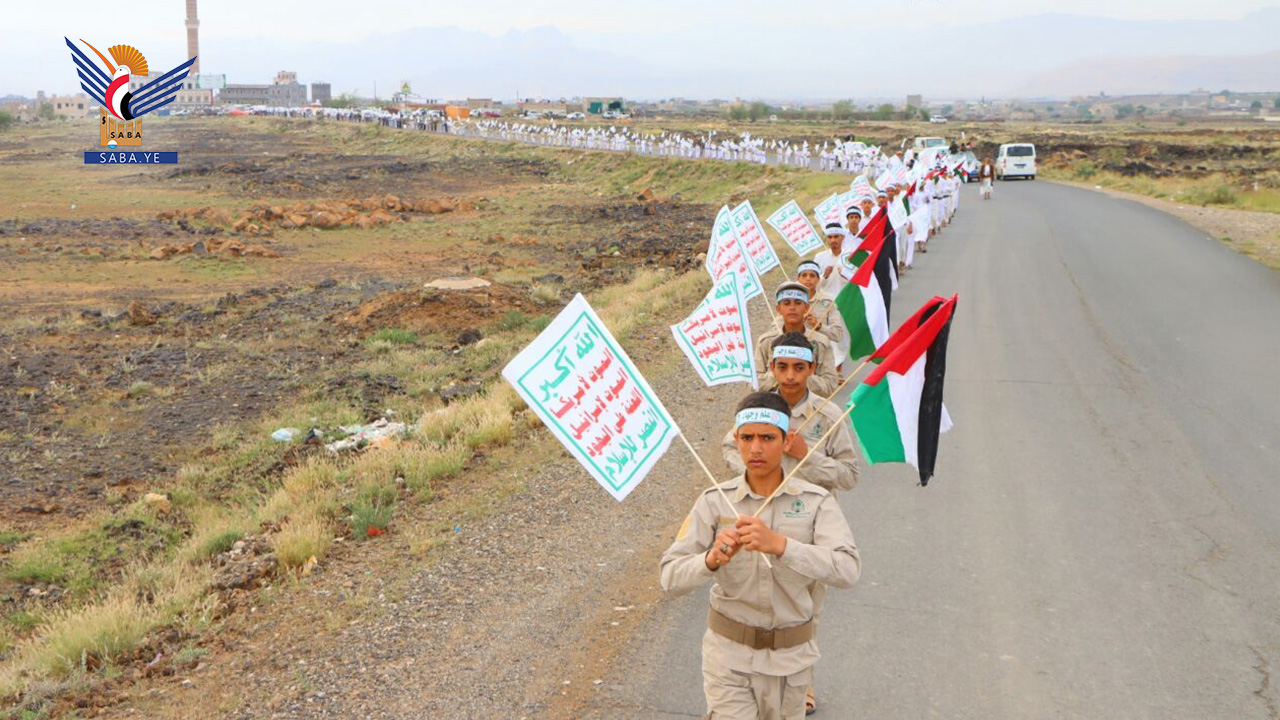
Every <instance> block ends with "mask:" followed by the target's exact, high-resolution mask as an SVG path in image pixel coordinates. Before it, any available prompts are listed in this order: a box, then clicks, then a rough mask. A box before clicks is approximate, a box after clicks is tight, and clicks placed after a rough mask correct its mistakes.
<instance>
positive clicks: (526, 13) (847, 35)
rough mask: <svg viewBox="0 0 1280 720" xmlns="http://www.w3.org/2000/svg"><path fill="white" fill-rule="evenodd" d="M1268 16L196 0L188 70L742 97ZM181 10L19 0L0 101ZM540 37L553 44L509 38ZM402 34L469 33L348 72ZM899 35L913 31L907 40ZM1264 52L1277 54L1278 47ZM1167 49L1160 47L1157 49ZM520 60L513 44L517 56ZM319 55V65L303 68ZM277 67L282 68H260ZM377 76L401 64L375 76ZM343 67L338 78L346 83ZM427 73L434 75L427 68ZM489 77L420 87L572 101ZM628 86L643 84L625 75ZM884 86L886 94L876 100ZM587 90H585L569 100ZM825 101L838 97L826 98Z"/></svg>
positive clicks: (1011, 0) (172, 5)
mask: <svg viewBox="0 0 1280 720" xmlns="http://www.w3.org/2000/svg"><path fill="white" fill-rule="evenodd" d="M1274 6H1275V0H1272V1H1271V2H1259V1H1258V0H1216V1H1215V2H1212V3H1206V2H1191V1H1190V0H1158V1H1157V0H1122V1H1120V2H1117V0H1071V1H1070V2H1065V1H1063V0H1057V1H1055V2H1037V1H1035V0H881V1H879V2H868V1H865V0H845V1H840V2H832V1H830V0H787V2H777V1H776V0H774V1H770V2H765V1H764V0H738V1H737V2H732V3H730V2H698V1H697V0H692V1H691V0H648V1H647V2H643V3H626V2H623V3H600V2H590V3H588V2H569V1H567V0H550V1H542V2H538V1H534V0H479V1H475V0H473V1H471V2H456V1H455V2H430V3H407V2H392V1H391V0H355V1H345V0H344V1H342V2H338V1H336V0H311V1H309V2H298V1H296V0H266V1H264V0H252V1H251V0H218V1H215V0H204V1H203V2H201V4H200V21H201V46H202V47H201V55H202V58H201V61H202V64H203V65H204V67H203V70H204V71H205V72H210V71H218V72H228V73H230V74H231V77H230V78H229V79H230V80H231V81H232V82H266V81H268V80H269V78H270V77H271V75H273V74H274V71H275V70H277V69H281V68H289V69H295V70H298V71H299V73H300V75H301V79H302V80H303V81H304V82H306V81H310V80H317V79H324V80H332V81H334V82H335V84H341V83H346V84H347V85H350V86H351V87H348V88H339V87H335V92H337V91H339V90H342V89H348V90H361V91H365V92H368V91H369V89H371V86H372V79H377V80H378V82H379V83H380V84H382V83H385V85H384V86H383V87H389V86H390V85H392V84H393V83H394V82H395V81H397V80H398V79H400V78H404V77H408V78H415V83H421V82H423V80H421V79H417V78H418V76H417V75H415V68H420V67H426V63H425V61H424V60H423V56H425V57H426V58H427V59H429V60H430V61H431V62H432V63H434V65H432V67H433V68H435V67H437V66H439V65H440V64H441V62H443V61H444V60H448V61H449V62H450V63H452V65H453V66H459V67H461V66H465V65H466V64H467V63H468V62H469V61H475V62H477V63H481V64H483V61H484V60H485V57H484V56H485V54H486V45H487V43H489V42H490V41H492V42H494V43H496V42H498V41H499V40H501V39H503V38H504V37H505V38H507V39H508V40H510V38H511V37H522V38H524V40H525V41H526V42H535V43H536V42H542V41H544V40H546V41H549V42H552V43H555V42H562V43H564V44H565V45H566V46H571V51H572V52H570V49H568V48H562V52H561V54H560V55H559V56H558V57H560V58H561V60H562V61H569V62H573V60H572V59H571V58H573V57H579V58H580V57H584V55H583V54H584V53H585V54H586V55H585V56H586V57H598V58H600V62H602V63H603V65H604V66H609V63H617V68H619V69H618V70H617V71H616V74H618V75H619V77H623V76H629V74H630V75H634V76H635V78H637V79H634V81H628V82H631V83H632V84H631V87H627V88H621V90H620V91H622V92H630V93H635V94H640V93H642V94H646V95H649V94H652V93H654V92H658V91H656V90H655V89H654V88H656V87H657V85H658V83H659V79H660V78H661V77H662V76H664V75H666V76H671V75H673V74H676V75H679V76H680V77H675V78H673V82H672V86H673V90H672V92H673V94H675V93H682V94H688V95H700V96H710V95H731V94H735V93H744V92H746V93H750V92H751V86H752V80H751V77H750V74H751V73H753V72H759V73H769V72H771V71H772V70H775V69H779V70H785V71H786V72H787V73H792V74H794V73H798V72H802V71H803V68H804V67H806V64H808V65H812V66H814V67H830V66H834V65H840V66H842V67H843V66H844V64H845V63H844V62H842V60H844V59H847V58H849V57H850V54H851V52H852V53H856V52H857V50H858V49H859V48H862V47H864V44H863V42H862V39H863V38H872V37H875V38H878V40H879V41H884V40H886V39H892V38H894V37H899V36H900V37H909V36H912V35H913V36H914V37H916V38H920V37H921V36H922V35H924V34H925V32H926V31H927V32H928V34H929V35H932V36H933V37H937V38H945V37H947V34H948V32H949V31H952V30H949V29H952V28H960V27H967V26H972V25H981V24H982V23H990V22H993V21H1000V20H1006V19H1010V18H1018V17H1024V16H1032V15H1039V14H1044V13H1070V14H1073V15H1088V16H1096V17H1099V18H1111V19H1125V20H1142V21H1184V24H1185V21H1189V20H1190V21H1213V20H1237V19H1239V18H1241V17H1243V16H1245V15H1247V14H1248V13H1250V12H1253V11H1257V10H1259V9H1262V8H1267V7H1274ZM184 14H185V3H184V2H183V1H182V0H167V1H165V2H158V1H156V0H135V1H134V2H127V3H104V2H102V1H101V0H58V1H57V2H35V3H26V2H23V3H21V8H20V9H18V10H17V11H16V13H14V12H11V13H9V14H8V17H7V20H8V22H6V23H4V24H2V25H0V94H4V93H8V92H17V93H22V94H27V95H32V94H34V92H35V90H37V89H45V90H50V91H59V92H66V91H70V90H72V89H73V88H75V86H76V81H75V77H74V73H73V69H72V66H71V65H70V60H69V53H68V52H67V50H66V48H65V47H64V46H63V45H62V37H63V36H64V35H66V36H68V37H70V38H71V39H72V40H73V41H74V40H76V39H77V38H80V37H83V38H84V39H86V40H88V41H89V42H91V43H93V44H94V45H96V46H97V47H99V48H100V49H103V50H104V51H105V49H106V46H108V45H112V44H117V43H125V44H132V45H135V46H137V47H139V48H140V49H141V50H142V51H143V52H144V54H146V55H147V56H148V58H149V60H150V61H151V62H152V64H153V66H163V67H164V68H165V69H167V68H168V67H171V66H172V65H175V64H177V62H180V61H181V59H182V58H181V53H182V52H183V49H184V48H183V42H184V34H183V18H184ZM548 26H550V27H551V28H554V29H555V30H558V34H554V33H553V34H551V35H534V36H524V35H521V34H520V33H515V34H511V33H510V31H513V30H515V31H527V30H531V29H547V28H548ZM415 28H457V29H460V30H463V31H468V33H469V34H466V35H461V34H460V35H457V37H459V38H470V39H469V40H466V43H469V45H468V44H464V45H462V46H461V47H459V46H457V45H450V44H448V43H445V44H443V45H441V46H440V47H434V48H433V47H422V48H404V49H401V50H399V51H398V52H399V53H400V54H401V56H403V57H404V62H402V63H396V62H391V63H387V59H386V58H381V59H380V60H379V66H378V67H376V68H371V67H361V64H362V63H366V62H367V61H368V60H369V57H370V55H369V49H370V48H373V49H377V37H378V36H381V35H394V34H396V33H401V32H403V31H406V30H411V29H415ZM907 28H912V31H911V33H908V32H907V31H906V29H907ZM485 36H490V37H489V38H486V37H485ZM433 37H434V36H433ZM371 38H372V39H371ZM1224 39H1225V38H1224ZM1088 45H1089V39H1088V38H1079V47H1080V52H1081V55H1080V57H1079V58H1070V59H1072V60H1075V59H1083V58H1085V57H1088V55H1087V49H1088ZM840 46H844V49H842V48H841V47H840ZM1037 46H1038V42H1037V38H1034V37H1032V38H1027V39H1026V44H1025V45H1024V46H1023V48H1022V50H1021V52H1019V53H1018V55H1019V57H1022V58H1028V57H1029V58H1030V59H1032V60H1034V59H1035V55H1036V52H1037ZM535 49H536V48H535ZM1272 49H1274V50H1280V39H1278V40H1276V42H1275V44H1274V47H1273V48H1272ZM1176 50H1177V48H1169V49H1168V50H1167V52H1174V51H1176ZM529 51H530V49H529V48H527V47H526V48H524V49H523V50H522V52H526V53H527V52H529ZM1185 51H1186V52H1189V53H1191V52H1196V51H1197V48H1195V47H1188V48H1185ZM1249 51H1257V48H1251V49H1249ZM322 52H324V53H325V55H326V57H323V58H322V57H317V55H318V54H320V53H322ZM273 53H275V55H273ZM442 53H447V54H448V58H441V57H440V55H441V54H442ZM471 53H474V55H470V54H471ZM575 53H576V55H575ZM593 54H595V55H593ZM333 55H341V56H343V58H342V61H341V62H338V61H337V60H335V59H333V58H332V56H333ZM277 56H278V57H279V59H280V61H279V62H274V60H275V59H276V57H277ZM493 57H499V56H497V55H494V56H493ZM501 57H508V56H501ZM509 57H524V56H521V55H512V56H509ZM153 58H154V59H153ZM250 59H252V63H250V62H249V60H250ZM490 59H492V58H490ZM870 60H875V58H871V59H870ZM299 64H301V65H302V66H301V67H298V65H299ZM383 64H390V65H400V67H386V68H383V67H382V65H383ZM1033 64H1034V63H1033ZM264 66H265V67H264ZM344 66H345V68H344ZM357 68H358V70H357ZM344 69H349V70H351V73H349V77H348V74H346V73H344ZM488 72H489V73H491V74H496V75H498V76H500V75H501V74H502V72H503V68H501V67H490V68H489V69H488ZM435 73H436V76H438V74H439V71H438V70H436V71H435ZM491 74H469V73H462V74H459V84H462V83H461V78H462V77H463V76H465V80H466V83H470V84H473V85H481V86H483V87H475V88H474V89H473V88H472V87H470V86H468V87H453V86H450V85H449V84H448V83H447V82H444V81H440V82H439V83H438V87H436V88H433V90H435V91H436V92H438V93H440V94H444V93H451V94H465V93H467V92H469V91H473V94H487V95H495V96H499V97H503V96H508V95H510V92H508V90H509V89H514V90H520V88H515V87H514V86H515V85H517V84H518V83H520V82H523V83H525V87H524V88H523V91H524V94H529V93H533V94H539V93H545V94H552V95H553V94H557V93H565V92H569V93H570V94H578V93H575V92H572V91H571V90H566V89H565V88H564V87H561V85H560V84H558V83H557V80H556V78H555V77H553V76H554V75H555V72H554V68H552V69H551V70H550V71H549V72H548V73H547V76H546V77H543V76H538V77H522V78H519V79H518V80H517V79H513V80H512V81H511V82H509V83H508V82H505V81H504V79H503V78H501V77H496V76H491ZM320 75H323V76H324V77H318V76H320ZM642 75H643V76H645V79H644V80H643V81H642V80H640V79H638V78H639V77H640V76H642ZM686 75H687V76H686ZM328 76H334V77H328ZM363 78H371V79H369V80H367V81H366V80H364V79H363ZM436 79H437V77H432V80H431V81H432V82H433V83H435V82H436ZM577 82H578V84H579V85H581V84H583V83H585V82H586V80H585V79H583V78H580V79H578V80H577ZM1277 84H1280V82H1278V83H1277ZM916 85H919V83H917V84H916ZM416 87H417V84H415V89H416ZM785 87H786V85H785V79H784V78H774V79H773V80H772V81H770V83H769V84H768V88H769V89H768V91H767V92H770V93H776V92H778V91H779V90H780V89H783V88H785ZM822 87H823V85H822V84H818V83H815V84H812V86H806V85H805V84H804V83H803V82H802V83H799V84H797V86H796V88H797V90H796V92H797V94H799V95H804V94H812V93H813V92H814V89H815V88H816V89H817V90H819V91H820V90H821V88H822ZM876 89H878V88H876ZM890 89H894V90H896V88H889V87H886V88H885V90H886V91H887V90H890ZM930 89H933V88H930ZM594 91H596V90H595V89H594V88H592V89H583V90H582V91H581V92H582V93H584V94H585V93H590V92H594ZM782 91H785V90H782ZM869 91H871V90H869ZM819 94H825V93H821V92H819ZM830 94H831V95H833V96H839V95H840V94H841V93H840V92H839V91H838V90H836V89H834V88H833V90H832V92H831V93H830Z"/></svg>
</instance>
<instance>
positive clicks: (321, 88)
mask: <svg viewBox="0 0 1280 720" xmlns="http://www.w3.org/2000/svg"><path fill="white" fill-rule="evenodd" d="M332 99H333V93H332V91H331V90H330V88H329V83H319V82H315V83H311V102H313V103H317V104H319V105H323V104H325V103H327V102H329V101H330V100H332Z"/></svg>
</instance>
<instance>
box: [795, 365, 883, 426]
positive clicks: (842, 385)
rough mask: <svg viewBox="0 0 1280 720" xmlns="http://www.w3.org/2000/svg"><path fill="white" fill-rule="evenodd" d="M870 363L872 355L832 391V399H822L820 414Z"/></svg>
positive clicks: (804, 423)
mask: <svg viewBox="0 0 1280 720" xmlns="http://www.w3.org/2000/svg"><path fill="white" fill-rule="evenodd" d="M869 362H871V356H870V355H868V356H867V359H866V360H863V361H862V364H861V365H859V366H858V367H856V368H854V369H853V372H851V373H849V377H847V378H845V379H844V381H843V382H841V383H840V384H839V385H837V386H836V389H835V390H833V391H831V397H825V398H822V404H821V405H819V406H818V412H821V411H822V408H824V407H826V406H828V405H830V404H831V398H833V397H835V396H836V395H838V394H839V393H840V391H841V390H843V389H844V386H845V385H848V384H849V381H850V380H852V379H854V378H855V377H857V375H858V373H860V372H862V368H864V367H866V366H867V363H869ZM818 412H815V413H813V414H812V415H810V416H809V417H808V418H807V419H806V420H805V421H804V422H802V423H800V427H798V428H796V429H795V432H796V433H799V432H800V431H801V430H803V429H804V426H805V425H808V424H809V421H810V420H812V419H814V418H815V417H817V416H818Z"/></svg>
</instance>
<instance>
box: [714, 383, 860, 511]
mask: <svg viewBox="0 0 1280 720" xmlns="http://www.w3.org/2000/svg"><path fill="white" fill-rule="evenodd" d="M815 413H817V415H818V417H816V418H814V419H813V421H812V422H809V423H808V424H805V423H806V421H808V420H809V418H810V417H812V416H813V415H814V414H815ZM834 423H839V424H840V426H841V427H839V428H837V429H836V431H835V432H833V433H831V436H830V437H828V438H827V441H826V443H824V444H823V446H822V449H821V450H818V451H817V452H815V453H814V454H813V457H811V458H809V459H808V460H807V461H805V464H804V465H802V466H801V467H800V472H798V473H796V477H798V478H800V479H801V480H804V481H805V482H811V483H813V484H814V485H817V486H819V487H821V488H824V489H826V490H828V491H830V492H835V491H836V490H852V489H853V488H854V487H856V486H857V484H858V454H857V453H856V452H854V449H853V433H851V432H850V431H849V426H848V424H847V421H846V420H845V419H844V416H843V415H841V413H840V410H839V409H838V408H837V406H836V405H834V404H832V403H829V402H826V401H825V399H823V398H820V397H818V396H817V395H814V394H813V393H808V394H807V395H805V396H804V399H803V400H801V401H800V402H799V404H797V405H796V406H795V407H793V408H791V426H792V427H796V428H798V427H800V426H801V425H804V430H802V431H800V434H801V435H802V436H803V437H804V441H805V443H806V444H808V445H809V447H810V449H812V448H813V444H814V443H816V442H818V440H821V439H822V435H823V434H824V433H826V432H827V431H828V430H830V429H831V425H832V424H834ZM733 433H734V431H733V430H732V429H730V430H729V433H728V434H727V435H725V436H724V440H723V441H722V442H721V443H720V451H721V454H722V455H723V456H724V461H725V463H726V464H727V465H728V466H729V469H730V470H732V471H734V472H737V473H741V472H746V470H747V466H746V465H745V464H744V463H743V462H742V453H740V452H738V441H737V439H736V438H734V436H733ZM799 462H800V460H799V458H794V457H791V456H790V455H783V456H782V472H783V473H789V472H791V470H792V469H793V468H795V466H796V464H797V463H799Z"/></svg>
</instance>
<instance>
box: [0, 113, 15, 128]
mask: <svg viewBox="0 0 1280 720" xmlns="http://www.w3.org/2000/svg"><path fill="white" fill-rule="evenodd" d="M12 124H13V115H10V114H9V113H8V112H6V111H4V110H0V131H4V130H8V129H9V126H10V125H12Z"/></svg>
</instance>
